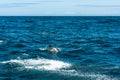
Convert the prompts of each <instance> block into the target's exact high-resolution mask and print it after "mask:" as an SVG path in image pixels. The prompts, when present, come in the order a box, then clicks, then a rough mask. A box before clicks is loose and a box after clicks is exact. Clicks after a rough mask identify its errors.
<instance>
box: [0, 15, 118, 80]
mask: <svg viewBox="0 0 120 80" xmlns="http://www.w3.org/2000/svg"><path fill="white" fill-rule="evenodd" d="M47 45H53V46H56V47H59V48H60V49H61V52H60V53H58V54H51V53H48V52H46V51H42V50H40V49H39V48H45V47H46V46H47ZM0 80H120V17H117V16H116V17H95V16H94V17H89V16H87V17H78V16H76V17H74V16H73V17H72V16H71V17H64V16H62V17H60V16H54V17H38V16H36V17H32V16H30V17H24V16H19V17H10V16H8V17H0Z"/></svg>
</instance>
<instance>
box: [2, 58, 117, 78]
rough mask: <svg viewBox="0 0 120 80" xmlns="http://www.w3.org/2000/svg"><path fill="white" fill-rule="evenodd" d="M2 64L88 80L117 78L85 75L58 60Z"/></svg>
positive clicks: (11, 61)
mask: <svg viewBox="0 0 120 80" xmlns="http://www.w3.org/2000/svg"><path fill="white" fill-rule="evenodd" d="M0 63H2V64H6V63H16V64H21V65H23V68H25V69H32V70H40V71H45V70H46V71H52V72H54V73H59V74H61V75H66V76H68V75H69V76H76V77H83V78H86V79H90V80H118V79H117V78H111V77H110V76H109V75H105V74H100V73H94V72H93V73H87V72H81V71H80V70H79V71H76V70H74V69H70V66H72V64H70V63H66V62H63V61H58V60H49V59H44V58H43V59H42V58H38V59H24V60H21V59H17V60H9V61H3V62H0Z"/></svg>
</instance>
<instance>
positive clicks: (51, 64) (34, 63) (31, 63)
mask: <svg viewBox="0 0 120 80" xmlns="http://www.w3.org/2000/svg"><path fill="white" fill-rule="evenodd" d="M10 62H11V63H17V64H22V65H24V67H25V68H27V69H35V70H60V69H62V68H68V67H70V66H71V64H69V63H66V62H63V61H58V60H49V59H40V58H39V59H25V60H10V61H4V62H1V63H4V64H5V63H10Z"/></svg>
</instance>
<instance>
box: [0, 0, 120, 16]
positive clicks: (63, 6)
mask: <svg viewBox="0 0 120 80" xmlns="http://www.w3.org/2000/svg"><path fill="white" fill-rule="evenodd" d="M0 16H120V0H1V1H0Z"/></svg>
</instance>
